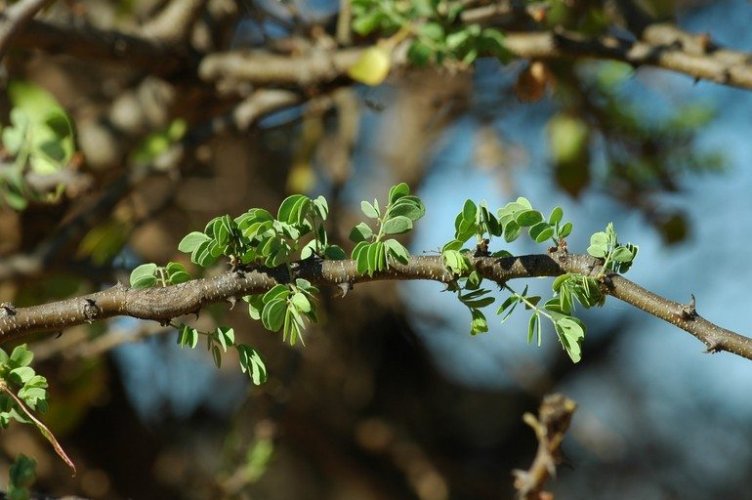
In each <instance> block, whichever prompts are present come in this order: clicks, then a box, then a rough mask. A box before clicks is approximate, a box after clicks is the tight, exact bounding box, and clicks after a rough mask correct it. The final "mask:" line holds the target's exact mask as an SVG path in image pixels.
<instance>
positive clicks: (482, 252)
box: [473, 238, 491, 257]
mask: <svg viewBox="0 0 752 500" xmlns="http://www.w3.org/2000/svg"><path fill="white" fill-rule="evenodd" d="M489 243H491V240H489V239H488V238H483V239H482V240H481V241H480V242H478V244H477V245H475V253H474V254H473V257H490V256H491V252H489V251H488V244H489Z"/></svg>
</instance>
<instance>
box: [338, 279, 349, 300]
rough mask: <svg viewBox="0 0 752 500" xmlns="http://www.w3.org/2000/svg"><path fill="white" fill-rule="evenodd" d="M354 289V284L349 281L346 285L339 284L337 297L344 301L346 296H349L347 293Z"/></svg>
mask: <svg viewBox="0 0 752 500" xmlns="http://www.w3.org/2000/svg"><path fill="white" fill-rule="evenodd" d="M352 289H353V284H352V283H350V282H349V281H345V282H344V283H337V291H336V292H335V296H336V297H337V298H338V299H343V298H344V297H345V295H347V292H349V291H350V290H352Z"/></svg>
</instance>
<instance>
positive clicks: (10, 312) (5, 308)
mask: <svg viewBox="0 0 752 500" xmlns="http://www.w3.org/2000/svg"><path fill="white" fill-rule="evenodd" d="M0 308H2V313H3V316H15V315H16V306H14V305H13V304H11V303H10V302H3V303H2V304H0Z"/></svg>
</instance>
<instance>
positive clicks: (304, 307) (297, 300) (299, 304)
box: [290, 292, 311, 313]
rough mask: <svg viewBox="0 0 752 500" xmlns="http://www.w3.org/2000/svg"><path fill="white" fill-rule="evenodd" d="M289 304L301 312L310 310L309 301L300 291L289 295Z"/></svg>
mask: <svg viewBox="0 0 752 500" xmlns="http://www.w3.org/2000/svg"><path fill="white" fill-rule="evenodd" d="M290 304H292V305H293V306H294V307H295V309H297V310H298V311H300V312H302V313H308V312H311V302H310V301H309V300H308V297H306V296H305V294H303V293H302V292H296V293H294V294H292V297H290Z"/></svg>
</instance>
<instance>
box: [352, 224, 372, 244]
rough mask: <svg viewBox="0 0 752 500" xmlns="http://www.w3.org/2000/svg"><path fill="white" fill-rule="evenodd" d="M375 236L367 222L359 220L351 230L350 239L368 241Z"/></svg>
mask: <svg viewBox="0 0 752 500" xmlns="http://www.w3.org/2000/svg"><path fill="white" fill-rule="evenodd" d="M372 237H373V230H372V229H371V227H370V226H369V225H368V224H366V223H365V222H359V223H358V224H357V225H356V226H355V227H354V228H352V231H350V241H353V242H356V243H357V242H360V241H367V240H370V239H371V238H372Z"/></svg>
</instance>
